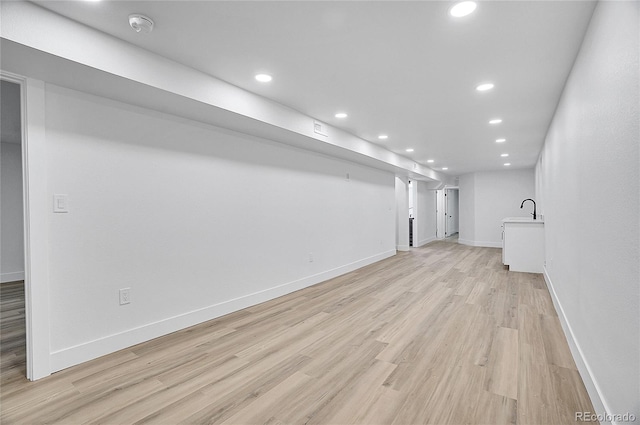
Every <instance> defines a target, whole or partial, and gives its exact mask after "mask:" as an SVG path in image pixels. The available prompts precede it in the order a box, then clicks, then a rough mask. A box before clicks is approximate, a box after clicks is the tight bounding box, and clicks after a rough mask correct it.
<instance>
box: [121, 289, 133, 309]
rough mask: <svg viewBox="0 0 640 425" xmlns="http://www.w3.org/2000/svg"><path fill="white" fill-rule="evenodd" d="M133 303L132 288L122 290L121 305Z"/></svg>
mask: <svg viewBox="0 0 640 425" xmlns="http://www.w3.org/2000/svg"><path fill="white" fill-rule="evenodd" d="M129 303H131V288H122V289H121V290H120V305H125V304H129Z"/></svg>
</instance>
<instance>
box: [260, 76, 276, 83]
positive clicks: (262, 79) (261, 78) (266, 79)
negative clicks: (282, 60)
mask: <svg viewBox="0 0 640 425" xmlns="http://www.w3.org/2000/svg"><path fill="white" fill-rule="evenodd" d="M256 80H258V81H260V82H261V83H268V82H269V81H271V80H273V77H272V76H271V75H269V74H257V75H256Z"/></svg>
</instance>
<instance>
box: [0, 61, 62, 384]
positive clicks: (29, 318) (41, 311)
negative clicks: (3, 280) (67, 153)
mask: <svg viewBox="0 0 640 425" xmlns="http://www.w3.org/2000/svg"><path fill="white" fill-rule="evenodd" d="M0 79H2V80H4V81H9V82H12V83H15V84H18V85H19V86H20V121H21V122H20V126H21V128H20V131H21V133H22V141H21V150H22V190H23V220H24V274H25V276H24V284H25V288H24V293H25V333H26V363H27V379H29V380H31V381H35V380H36V379H40V378H43V377H45V376H48V375H50V374H51V363H50V357H51V347H50V325H49V318H50V316H49V263H48V250H49V231H48V229H49V227H48V215H47V214H48V212H49V207H50V205H49V204H48V202H47V199H48V196H47V174H46V169H47V168H46V166H47V164H46V155H45V153H46V143H45V142H46V140H45V84H44V82H43V81H39V80H34V79H31V78H26V77H23V76H21V75H17V74H13V73H10V72H6V71H3V70H0Z"/></svg>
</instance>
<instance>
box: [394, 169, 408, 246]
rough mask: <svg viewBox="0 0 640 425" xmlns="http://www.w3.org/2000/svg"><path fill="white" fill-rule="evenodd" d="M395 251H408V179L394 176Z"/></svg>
mask: <svg viewBox="0 0 640 425" xmlns="http://www.w3.org/2000/svg"><path fill="white" fill-rule="evenodd" d="M395 197H396V208H395V210H396V249H397V250H398V251H408V250H409V179H408V178H407V177H400V176H396V178H395Z"/></svg>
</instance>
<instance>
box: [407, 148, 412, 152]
mask: <svg viewBox="0 0 640 425" xmlns="http://www.w3.org/2000/svg"><path fill="white" fill-rule="evenodd" d="M405 150H406V151H407V152H413V149H411V148H409V149H405Z"/></svg>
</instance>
